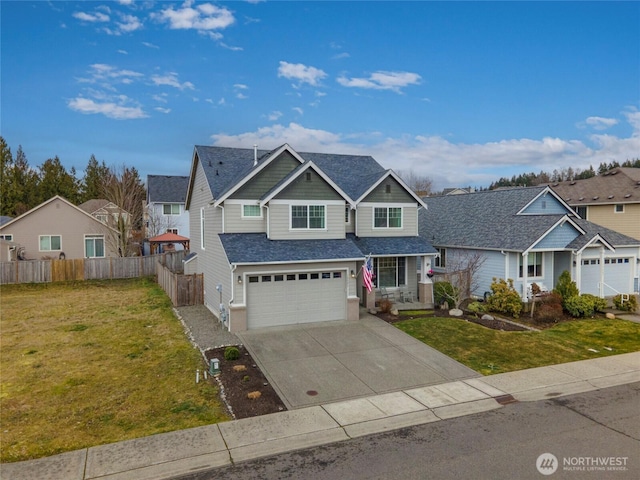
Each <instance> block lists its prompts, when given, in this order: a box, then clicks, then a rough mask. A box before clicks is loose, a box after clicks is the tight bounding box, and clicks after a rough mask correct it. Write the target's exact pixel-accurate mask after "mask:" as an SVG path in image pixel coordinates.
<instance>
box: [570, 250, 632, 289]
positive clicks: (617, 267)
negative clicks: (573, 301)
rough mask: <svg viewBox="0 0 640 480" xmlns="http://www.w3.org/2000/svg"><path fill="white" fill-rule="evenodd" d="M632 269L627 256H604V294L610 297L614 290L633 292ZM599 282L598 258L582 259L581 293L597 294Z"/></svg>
mask: <svg viewBox="0 0 640 480" xmlns="http://www.w3.org/2000/svg"><path fill="white" fill-rule="evenodd" d="M632 274H633V271H632V264H631V259H630V258H627V257H614V258H605V260H604V283H605V284H606V285H605V287H604V295H605V297H612V296H614V295H616V292H620V293H631V292H633V276H632ZM599 283H600V259H596V258H592V259H583V260H582V279H581V285H580V286H581V293H591V294H593V295H598V294H599V293H600V292H599V289H598V288H599Z"/></svg>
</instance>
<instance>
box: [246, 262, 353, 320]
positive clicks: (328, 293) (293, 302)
mask: <svg viewBox="0 0 640 480" xmlns="http://www.w3.org/2000/svg"><path fill="white" fill-rule="evenodd" d="M247 280H248V284H247V324H248V328H260V327H271V326H274V325H294V324H297V323H310V322H326V321H331V320H345V319H346V317H347V293H346V278H345V272H344V271H335V270H331V271H322V272H311V271H310V272H296V273H273V274H260V275H249V276H248V278H247Z"/></svg>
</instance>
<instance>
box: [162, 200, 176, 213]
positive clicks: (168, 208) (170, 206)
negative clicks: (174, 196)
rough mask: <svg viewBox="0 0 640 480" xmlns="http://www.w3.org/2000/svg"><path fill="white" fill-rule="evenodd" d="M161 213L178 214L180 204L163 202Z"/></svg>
mask: <svg viewBox="0 0 640 480" xmlns="http://www.w3.org/2000/svg"><path fill="white" fill-rule="evenodd" d="M162 213H163V214H164V215H180V204H179V203H165V204H163V205H162Z"/></svg>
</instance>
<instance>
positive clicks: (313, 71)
mask: <svg viewBox="0 0 640 480" xmlns="http://www.w3.org/2000/svg"><path fill="white" fill-rule="evenodd" d="M326 76H327V74H326V73H325V72H324V71H322V70H320V69H318V68H315V67H308V66H306V65H303V64H302V63H289V62H283V61H280V66H279V67H278V77H284V78H288V79H290V80H297V81H298V82H299V83H301V84H302V83H308V84H309V85H312V86H318V85H319V84H320V81H321V80H322V79H323V78H325V77H326Z"/></svg>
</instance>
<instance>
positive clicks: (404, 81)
mask: <svg viewBox="0 0 640 480" xmlns="http://www.w3.org/2000/svg"><path fill="white" fill-rule="evenodd" d="M337 81H338V83H339V84H340V85H342V86H344V87H352V88H367V89H373V90H392V91H394V92H396V93H401V92H402V88H404V87H407V86H409V85H419V84H420V83H421V81H422V77H421V76H420V75H418V74H417V73H411V72H386V71H378V72H374V73H372V74H371V75H369V78H357V77H353V78H347V77H345V76H341V77H338V78H337Z"/></svg>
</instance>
